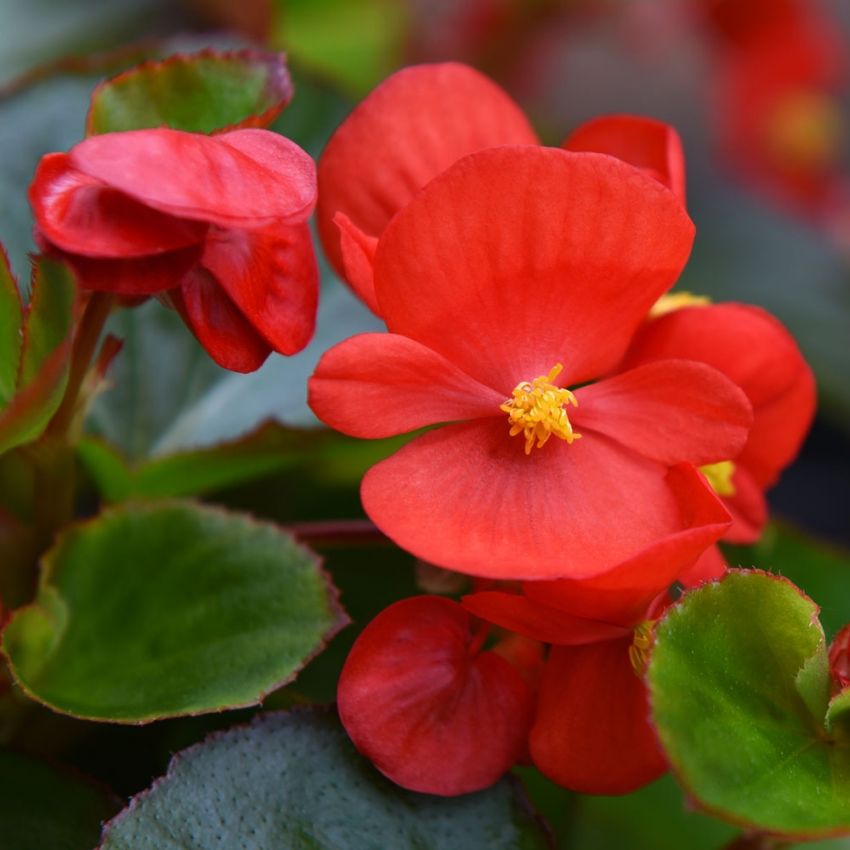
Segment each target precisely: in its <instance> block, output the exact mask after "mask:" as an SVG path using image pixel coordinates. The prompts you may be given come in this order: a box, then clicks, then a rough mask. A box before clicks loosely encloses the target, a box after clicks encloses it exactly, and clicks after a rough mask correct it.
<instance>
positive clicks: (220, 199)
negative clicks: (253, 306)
mask: <svg viewBox="0 0 850 850" xmlns="http://www.w3.org/2000/svg"><path fill="white" fill-rule="evenodd" d="M69 158H70V162H71V164H72V165H73V166H74V167H75V168H77V169H79V170H80V171H82V172H84V173H86V174H88V175H89V176H91V177H94V178H96V179H98V180H102V181H103V182H104V183H106V184H107V185H109V186H111V187H112V188H114V189H118V190H119V191H121V192H124V193H125V194H127V195H129V196H130V197H131V198H135V199H136V200H137V201H139V202H141V203H143V204H145V205H147V206H149V207H153V208H154V209H157V210H162V211H163V212H167V213H170V214H172V215H175V216H179V217H181V218H192V219H199V220H201V221H208V222H212V223H213V224H219V225H221V226H222V227H233V226H240V225H241V226H261V225H263V224H270V223H272V222H275V221H278V222H286V223H289V224H297V223H299V222H301V221H304V219H306V218H307V216H308V215H309V214H310V211H311V209H312V207H313V204H314V202H315V199H316V187H315V172H314V168H313V162H312V160H311V159H310V157H309V156H308V155H307V154H306V153H304V151H302V150H301V148H299V147H298V146H297V145H295V144H294V143H293V142H290V141H289V140H288V139H284V138H283V136H279V135H277V134H276V133H271V132H269V131H267V130H235V131H234V132H232V133H222V134H221V135H220V136H214V137H211V136H202V135H199V134H197V133H184V132H181V131H179V130H169V129H165V128H158V129H151V130H130V131H128V132H124V133H104V134H103V135H101V136H91V137H90V138H88V139H86V140H85V141H83V142H80V144H78V145H77V146H76V147H74V148H72V149H71V151H70V152H69Z"/></svg>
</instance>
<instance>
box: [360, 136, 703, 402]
mask: <svg viewBox="0 0 850 850" xmlns="http://www.w3.org/2000/svg"><path fill="white" fill-rule="evenodd" d="M692 239H693V225H692V224H691V222H690V220H689V219H688V217H687V215H686V214H685V212H684V210H683V209H682V207H681V205H680V204H679V203H678V201H677V200H676V199H675V198H674V197H673V195H672V194H671V193H670V192H668V191H667V190H666V189H665V188H663V187H662V186H660V185H659V184H658V183H657V181H655V180H652V179H650V178H649V177H646V176H645V175H643V174H641V173H640V172H639V171H637V170H636V169H634V168H632V167H631V166H629V165H626V164H625V163H623V162H620V161H619V160H616V159H614V158H612V157H608V156H603V155H601V154H591V153H582V154H577V153H569V152H567V151H562V150H557V149H554V148H537V147H510V148H509V147H503V148H498V149H493V150H488V151H481V152H480V153H477V154H473V155H472V156H469V157H467V158H466V159H464V160H463V161H461V162H459V163H457V164H456V165H455V166H454V167H453V168H451V169H450V170H449V171H447V172H446V173H445V174H443V175H441V176H439V177H437V178H436V179H434V180H433V181H432V182H431V183H430V184H429V185H428V187H427V188H426V189H425V190H423V191H422V192H420V193H419V195H417V196H416V198H414V199H413V200H412V201H411V202H410V203H409V204H408V205H407V206H406V207H405V208H404V209H403V210H402V211H401V212H400V213H399V214H398V215H397V216H396V217H395V219H393V221H392V223H391V224H390V225H389V227H388V228H387V230H386V233H385V234H384V236H383V237H382V238H381V240H380V242H379V244H378V251H377V254H376V257H375V291H376V293H377V295H378V302H379V304H380V306H381V310H382V313H383V316H384V318H385V320H386V322H387V326H388V328H389V329H390V330H391V331H393V332H395V333H400V334H403V335H405V336H410V337H412V338H414V339H416V340H418V341H419V342H422V343H423V344H425V345H427V346H428V347H429V348H433V349H434V350H435V351H439V352H440V353H441V354H443V355H445V356H446V357H447V358H448V359H449V360H451V361H453V362H454V363H455V364H456V365H458V366H459V367H460V368H462V369H463V370H464V371H465V372H468V373H469V374H470V375H472V376H473V377H475V378H477V379H478V380H479V381H482V382H483V383H486V384H489V385H490V386H493V387H497V388H500V389H503V390H504V391H505V392H506V395H510V392H511V391H512V390H513V388H514V387H515V386H516V385H517V384H518V383H519V382H521V381H529V380H532V379H533V378H535V377H537V376H538V375H545V374H547V373H548V372H549V370H550V369H551V368H552V367H553V366H554V365H555V364H556V363H563V364H564V367H565V369H564V373H563V375H562V376H561V377H562V379H563V381H564V383H565V384H571V383H578V382H581V381H584V380H587V379H588V378H593V377H596V376H598V375H599V374H602V373H604V372H605V371H607V370H609V369H610V368H612V367H613V366H614V364H615V363H616V362H617V361H618V360H619V359H620V358H621V356H622V354H623V352H624V351H625V347H626V345H627V344H628V341H629V339H630V337H631V336H632V333H633V332H634V330H635V328H636V327H637V326H638V324H639V323H640V322H641V320H642V319H643V318H644V316H645V315H646V312H647V310H648V309H649V307H650V306H651V305H652V304H653V303H654V302H655V300H656V299H657V298H658V297H659V296H660V295H661V294H662V293H663V292H664V291H665V290H666V289H667V288H668V287H669V286H670V285H671V284H672V283H673V281H674V280H675V279H676V277H677V276H678V274H679V271H680V270H681V268H682V266H683V265H684V263H685V260H686V259H687V256H688V252H689V251H690V246H691V241H692ZM458 326H460V327H462V332H457V331H455V330H453V329H455V328H457V327H458Z"/></svg>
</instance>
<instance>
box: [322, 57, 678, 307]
mask: <svg viewBox="0 0 850 850" xmlns="http://www.w3.org/2000/svg"><path fill="white" fill-rule="evenodd" d="M537 144H539V142H538V139H537V135H536V134H535V132H534V130H533V129H532V127H531V125H530V124H529V123H528V120H527V119H526V117H525V115H523V113H522V111H521V110H520V108H519V107H518V106H517V105H516V104H515V103H514V102H513V101H512V100H511V98H510V97H509V96H508V95H507V94H506V93H505V92H504V91H502V89H500V88H499V87H498V86H497V85H496V84H495V83H493V82H491V81H490V80H488V79H487V78H486V77H484V76H483V75H481V74H479V73H478V72H477V71H475V70H473V69H472V68H469V67H467V66H465V65H460V64H457V63H453V62H447V63H442V64H434V65H418V66H414V67H410V68H405V69H403V70H401V71H399V72H398V73H396V74H393V75H392V76H391V77H389V78H388V79H387V80H385V81H384V82H383V83H382V84H381V85H380V86H378V87H377V88H376V89H375V90H374V91H373V92H372V93H371V94H370V95H369V96H368V97H367V98H365V99H364V100H363V101H362V102H361V103H360V104H358V106H357V107H356V109H355V110H354V111H353V112H352V113H351V115H350V116H349V117H348V118H347V119H346V120H345V121H344V122H343V123H342V125H341V126H340V127H339V129H338V130H337V131H336V133H335V134H334V135H333V137H332V138H331V140H330V141H329V142H328V144H327V146H326V148H325V150H324V151H323V153H322V156H321V158H320V159H319V174H318V179H319V204H318V208H317V219H318V225H319V234H320V236H321V239H322V244H323V246H324V248H325V251H326V253H327V254H328V257H329V258H330V261H331V264H332V265H333V266H334V268H335V269H336V270H337V272H339V274H340V275H342V276H343V277H344V278H345V279H346V280H347V281H348V282H349V284H350V285H351V287H352V288H353V289H354V291H355V292H356V293H357V295H358V296H360V298H362V299H363V301H364V302H365V303H366V304H367V305H368V306H369V307H370V309H372V310H373V312H375V313H376V314H377V315H382V312H381V311H382V306H381V305H379V304H378V300H377V297H376V295H375V286H374V280H373V274H374V272H373V265H374V258H375V248H376V245H377V242H378V238H379V237H380V236H381V234H382V233H383V232H384V229H385V228H386V226H387V225H388V224H389V222H390V221H391V220H392V218H393V216H394V215H395V214H396V213H397V212H398V211H399V210H401V209H403V208H404V207H405V206H406V205H407V203H408V202H409V201H410V200H411V199H412V198H413V197H414V196H415V195H416V193H417V192H418V191H419V190H421V189H422V188H423V187H424V186H425V185H426V184H427V183H428V182H429V181H430V180H432V179H433V178H434V177H436V176H437V175H438V174H440V173H441V172H443V171H445V170H446V169H447V168H448V167H449V166H451V165H452V164H454V163H455V162H457V161H458V160H459V159H461V158H463V157H464V156H466V155H468V154H470V153H474V152H475V151H479V150H483V149H485V148H489V147H497V146H500V145H537ZM564 147H566V148H567V149H569V150H576V151H599V152H602V153H610V154H611V155H612V156H617V157H618V158H620V159H623V160H625V161H627V162H630V163H631V164H633V165H635V166H636V167H639V168H642V169H646V170H647V171H648V172H649V173H650V174H652V176H654V177H656V178H657V179H659V180H661V181H662V182H664V183H665V185H668V186H669V187H670V188H671V189H673V191H674V192H675V193H676V194H677V195H679V196H680V198H681V200H682V201H683V202H684V163H683V158H682V151H681V144H680V142H679V138H678V135H677V134H676V132H675V130H673V129H672V128H671V127H669V126H668V125H666V124H662V123H661V122H659V121H653V120H651V119H648V118H640V117H636V116H612V117H610V118H605V119H599V120H596V121H591V122H589V123H588V124H586V125H583V126H582V127H581V128H579V129H578V130H576V132H574V133H573V134H572V135H571V136H570V137H569V138H568V139H567V141H566V142H565V143H564Z"/></svg>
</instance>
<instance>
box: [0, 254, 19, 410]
mask: <svg viewBox="0 0 850 850" xmlns="http://www.w3.org/2000/svg"><path fill="white" fill-rule="evenodd" d="M22 322H23V305H22V303H21V293H20V291H19V290H18V284H17V281H16V280H15V277H14V275H13V274H12V270H11V269H10V268H9V260H8V258H7V257H6V251H5V249H4V248H3V245H2V244H0V410H2V409H3V408H4V407H5V406H6V405H7V404H8V403H9V400H10V399H11V398H12V396H13V395H14V394H15V387H16V385H17V381H18V364H19V363H20V358H21V323H22Z"/></svg>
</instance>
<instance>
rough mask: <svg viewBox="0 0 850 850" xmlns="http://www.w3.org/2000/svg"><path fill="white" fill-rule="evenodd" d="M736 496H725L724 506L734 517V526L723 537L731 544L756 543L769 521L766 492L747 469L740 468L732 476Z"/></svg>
mask: <svg viewBox="0 0 850 850" xmlns="http://www.w3.org/2000/svg"><path fill="white" fill-rule="evenodd" d="M732 484H733V485H734V486H735V495H734V496H724V497H723V504H724V505H725V506H726V509H727V510H728V511H729V513H730V514H731V515H732V525H731V526H730V527H729V529H728V531H726V532H725V533H724V535H723V539H724V540H726V541H728V542H729V543H741V544H749V543H755V542H756V541H757V540H758V539H759V537H761V533H762V531H764V527H765V525H767V520H768V507H767V501H766V500H765V498H764V491H763V490H762V488H761V487H759V485H758V484H757V483H756V482H755V480H754V479H753V477H752V475H750V473H749V472H748V471H747V469H746V467H744V466H738V467H736V469H735V472H734V474H733V475H732Z"/></svg>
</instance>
